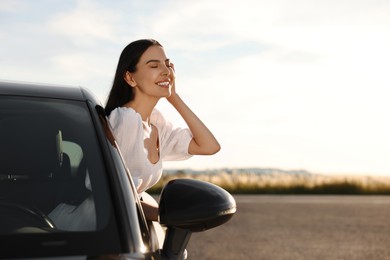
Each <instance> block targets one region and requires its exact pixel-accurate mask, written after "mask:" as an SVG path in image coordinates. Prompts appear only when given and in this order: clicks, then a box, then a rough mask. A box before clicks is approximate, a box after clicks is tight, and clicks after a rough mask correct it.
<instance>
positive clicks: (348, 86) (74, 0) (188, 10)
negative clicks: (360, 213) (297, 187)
mask: <svg viewBox="0 0 390 260" xmlns="http://www.w3.org/2000/svg"><path fill="white" fill-rule="evenodd" d="M389 14H390V1H388V0H275V1H268V0H213V1H210V0H197V1H182V0H160V1H157V0H145V1H131V0H126V1H124V0H119V1H109V0H95V1H92V0H68V1H62V0H61V1H60V0H40V1H29V0H0V80H11V81H26V82H38V83H52V84H61V85H70V86H83V87H85V88H87V89H89V90H90V91H91V92H92V93H93V94H94V95H95V96H96V97H97V98H98V99H99V100H100V101H101V103H102V104H103V105H104V104H105V102H106V97H107V95H108V92H109V90H110V88H111V84H112V80H113V77H114V72H115V69H116V66H117V62H118V58H119V55H120V53H121V51H122V49H123V48H124V47H125V46H126V45H127V44H128V43H130V42H132V41H134V40H138V39H142V38H153V39H156V40H158V41H159V42H160V43H161V44H162V45H163V46H164V49H165V52H166V53H167V56H168V57H169V58H170V59H171V60H172V61H173V63H174V64H175V68H176V77H177V78H176V88H177V92H178V93H179V94H180V95H181V97H182V98H183V99H184V100H185V101H186V103H187V104H188V105H189V106H190V108H191V109H192V110H193V111H194V112H195V113H196V114H197V115H198V116H199V117H200V118H201V119H202V121H203V122H204V123H205V124H206V125H207V126H208V127H209V129H210V130H211V131H212V132H213V133H214V134H215V136H216V137H217V139H218V140H219V142H220V144H221V146H222V149H221V151H220V152H219V153H218V154H216V155H213V156H195V157H193V158H191V159H189V160H187V161H182V162H169V163H166V164H165V167H166V168H173V169H174V168H176V169H178V168H180V169H182V168H192V169H216V168H246V167H259V168H281V169H285V170H297V169H304V170H308V171H311V172H314V173H327V174H372V175H389V176H390V159H389V156H390V137H389V133H390V120H389V112H390V102H389V97H390V95H389V93H390V91H389V88H390V76H389V70H390V47H389V46H390V15H389ZM157 108H158V109H159V110H160V111H162V112H163V113H164V114H165V117H166V118H167V119H168V120H170V121H172V122H173V123H174V124H176V125H177V126H184V122H183V120H182V119H181V118H180V116H179V115H178V114H177V112H176V111H175V110H174V109H173V108H172V107H171V106H170V105H169V104H168V102H166V100H161V101H160V102H159V104H158V105H157Z"/></svg>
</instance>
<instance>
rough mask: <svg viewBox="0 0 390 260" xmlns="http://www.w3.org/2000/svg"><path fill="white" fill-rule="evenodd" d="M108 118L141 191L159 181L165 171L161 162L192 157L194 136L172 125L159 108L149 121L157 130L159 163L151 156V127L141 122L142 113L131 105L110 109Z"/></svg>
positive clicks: (187, 130)
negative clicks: (147, 144)
mask: <svg viewBox="0 0 390 260" xmlns="http://www.w3.org/2000/svg"><path fill="white" fill-rule="evenodd" d="M109 121H110V124H111V127H112V128H113V132H114V136H115V138H116V141H117V142H118V145H119V148H120V150H121V153H122V155H123V157H124V160H125V163H126V165H127V167H128V168H129V170H130V173H131V175H132V177H133V181H134V184H135V186H136V187H137V191H138V193H142V192H143V191H145V190H147V189H149V188H150V187H152V186H153V185H154V184H156V183H157V182H158V180H159V179H160V178H161V174H162V170H163V168H162V161H179V160H185V159H188V158H190V157H191V155H190V154H189V153H188V146H189V144H190V141H191V139H192V134H191V132H190V130H189V129H187V128H173V125H172V124H171V123H170V122H167V121H166V120H165V119H164V117H163V116H162V114H161V113H160V112H159V111H158V110H157V109H154V110H153V112H152V114H151V116H150V124H152V125H154V126H155V127H156V128H157V130H158V138H159V160H158V161H157V162H156V163H151V162H150V160H149V159H148V150H147V149H146V148H145V146H144V140H145V139H146V138H149V137H150V133H151V128H150V126H149V125H148V124H147V123H145V122H143V121H142V118H141V115H140V114H138V113H137V112H136V111H135V110H134V109H132V108H128V107H118V108H116V109H114V110H113V111H112V112H111V114H110V116H109Z"/></svg>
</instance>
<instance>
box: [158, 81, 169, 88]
mask: <svg viewBox="0 0 390 260" xmlns="http://www.w3.org/2000/svg"><path fill="white" fill-rule="evenodd" d="M157 85H158V86H159V87H162V88H168V87H169V81H162V82H157Z"/></svg>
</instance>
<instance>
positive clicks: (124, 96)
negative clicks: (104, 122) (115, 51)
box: [105, 39, 162, 116]
mask: <svg viewBox="0 0 390 260" xmlns="http://www.w3.org/2000/svg"><path fill="white" fill-rule="evenodd" d="M153 45H157V46H161V47H162V45H161V44H160V43H159V42H158V41H156V40H153V39H142V40H138V41H134V42H132V43H130V44H129V45H127V46H126V47H125V48H124V49H123V51H122V53H121V56H120V57H119V61H118V67H117V68H116V72H115V77H114V82H113V84H112V88H111V91H110V94H109V96H108V99H107V103H106V107H105V112H106V115H107V116H108V115H110V114H111V111H112V110H114V109H115V108H117V107H120V106H123V105H124V104H126V103H127V102H129V101H131V100H133V99H134V93H133V88H132V87H130V85H129V84H127V82H126V81H125V79H124V77H125V73H126V71H129V72H131V73H133V72H135V71H136V66H137V64H138V61H139V59H140V58H141V56H142V54H143V53H144V52H145V51H146V50H147V49H148V48H149V47H150V46H153Z"/></svg>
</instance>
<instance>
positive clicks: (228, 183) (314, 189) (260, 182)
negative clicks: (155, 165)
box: [148, 170, 390, 195]
mask: <svg viewBox="0 0 390 260" xmlns="http://www.w3.org/2000/svg"><path fill="white" fill-rule="evenodd" d="M177 178H189V179H198V180H203V181H207V182H210V183H214V184H216V185H218V186H220V187H222V188H224V189H225V190H227V191H229V192H230V193H232V194H318V195H333V194H334V195H390V176H360V175H343V176H341V175H320V174H290V173H271V174H256V173H251V172H248V173H245V172H242V171H241V172H239V173H235V172H234V171H229V172H226V171H223V170H221V171H219V172H215V171H214V172H213V173H186V172H185V171H177V172H176V173H174V174H163V177H162V178H161V179H160V181H159V182H158V183H157V184H156V185H155V186H153V187H152V188H151V189H149V190H148V192H150V193H152V194H158V193H160V192H161V190H162V188H163V186H164V185H165V184H166V183H167V182H168V181H169V180H172V179H177Z"/></svg>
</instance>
